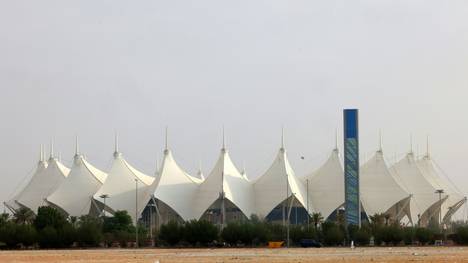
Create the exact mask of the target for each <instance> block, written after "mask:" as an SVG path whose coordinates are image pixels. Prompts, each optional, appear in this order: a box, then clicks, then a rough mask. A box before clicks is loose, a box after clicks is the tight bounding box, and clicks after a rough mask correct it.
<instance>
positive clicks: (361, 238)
mask: <svg viewBox="0 0 468 263" xmlns="http://www.w3.org/2000/svg"><path fill="white" fill-rule="evenodd" d="M370 237H371V234H370V233H369V232H368V231H367V230H365V229H359V230H358V231H356V233H355V235H354V242H355V243H356V245H360V246H367V245H369V241H370Z"/></svg>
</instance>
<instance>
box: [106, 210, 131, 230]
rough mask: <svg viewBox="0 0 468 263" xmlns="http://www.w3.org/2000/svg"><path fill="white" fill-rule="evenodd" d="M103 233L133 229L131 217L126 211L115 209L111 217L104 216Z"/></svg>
mask: <svg viewBox="0 0 468 263" xmlns="http://www.w3.org/2000/svg"><path fill="white" fill-rule="evenodd" d="M102 228H103V232H104V233H113V232H117V231H126V232H130V231H132V230H133V229H134V226H133V222H132V217H130V215H129V214H128V213H127V211H116V212H115V213H114V215H113V216H111V217H104V223H103V226H102Z"/></svg>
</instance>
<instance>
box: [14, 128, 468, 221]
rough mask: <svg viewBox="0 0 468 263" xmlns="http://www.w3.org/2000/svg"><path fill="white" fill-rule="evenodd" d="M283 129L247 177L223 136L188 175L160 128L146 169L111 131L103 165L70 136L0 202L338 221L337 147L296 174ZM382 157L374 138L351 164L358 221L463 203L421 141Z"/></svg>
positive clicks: (150, 217)
mask: <svg viewBox="0 0 468 263" xmlns="http://www.w3.org/2000/svg"><path fill="white" fill-rule="evenodd" d="M223 137H224V136H223ZM283 137H284V136H283V135H282V138H281V143H280V144H279V145H278V146H279V147H278V148H279V149H278V152H277V155H276V157H275V158H274V160H272V164H271V166H270V167H269V169H267V170H266V171H265V172H264V173H263V174H262V175H261V176H259V177H258V178H257V179H255V180H251V179H250V178H249V177H248V176H247V175H246V173H245V171H240V170H239V169H238V168H237V167H236V165H235V164H234V163H233V161H232V160H231V158H230V156H229V151H228V149H227V147H226V145H225V143H224V138H223V144H222V147H221V149H220V152H219V157H218V159H217V161H216V163H215V165H214V167H213V168H212V170H211V172H210V173H209V175H207V176H206V177H205V176H204V175H203V174H202V172H201V171H200V172H199V173H198V174H197V175H190V174H188V173H187V172H186V171H184V169H183V168H181V167H180V166H179V165H178V164H177V162H176V160H175V159H174V157H173V154H172V152H171V150H170V148H169V147H168V145H167V131H166V146H165V149H164V151H163V153H164V155H163V160H162V163H161V166H160V167H158V168H157V170H156V171H155V175H154V176H150V175H146V174H144V173H142V172H140V171H138V170H137V169H136V168H134V167H133V166H131V165H130V164H129V163H128V162H127V161H126V160H125V157H124V155H123V154H122V153H121V152H120V151H119V147H118V140H117V137H116V139H115V149H114V154H113V163H112V166H111V168H110V169H109V170H108V171H101V170H99V169H97V168H96V167H94V166H93V165H92V164H91V163H90V162H89V160H87V159H86V158H85V157H84V155H83V154H82V153H81V152H80V149H79V145H78V140H76V148H75V156H74V161H73V165H72V167H70V168H68V167H66V166H65V165H64V164H62V163H61V162H60V160H59V158H57V157H56V156H55V155H54V150H53V145H51V149H50V156H49V158H48V159H47V160H46V158H45V153H44V150H43V147H42V146H41V149H40V157H39V162H38V164H37V167H36V169H35V171H34V173H33V175H32V177H31V178H30V180H29V182H28V183H27V184H26V186H24V187H22V188H20V189H17V190H16V191H15V194H14V195H13V197H12V198H11V199H10V200H9V201H7V202H5V206H6V207H8V209H10V210H11V212H12V213H15V212H16V211H18V209H20V208H27V209H30V210H31V211H33V212H36V211H37V209H38V207H40V206H52V207H55V208H57V209H58V210H59V211H61V212H63V213H64V214H65V215H67V216H76V217H78V216H81V215H96V216H99V215H106V214H113V213H114V212H115V211H119V210H126V211H127V212H128V213H129V214H130V215H131V217H132V219H133V221H134V223H135V222H140V223H142V224H145V225H146V226H148V227H155V228H157V227H158V226H160V225H162V224H164V223H167V222H168V221H170V220H177V221H181V222H182V221H188V220H192V219H205V220H208V221H210V222H212V223H214V224H217V225H219V226H221V227H222V226H223V225H225V224H227V223H229V222H232V221H239V220H248V219H249V218H250V217H251V216H252V215H255V216H256V217H258V218H259V219H264V220H268V221H277V222H281V221H282V222H283V223H284V222H285V220H287V221H289V222H290V223H291V224H303V223H306V222H309V221H308V220H309V219H310V217H311V216H312V215H313V214H314V213H320V214H321V215H322V216H323V218H325V219H327V220H337V218H338V217H339V216H340V214H342V213H344V210H345V207H344V202H345V189H344V188H345V185H344V175H343V173H344V171H343V165H342V158H341V156H340V152H339V150H338V147H337V145H335V147H334V148H333V149H331V151H330V154H329V157H328V159H327V160H326V161H325V162H324V163H323V164H322V165H321V166H320V167H318V168H316V169H315V170H314V171H313V172H310V173H308V174H306V175H304V176H298V175H297V174H295V172H294V169H293V167H292V166H291V164H290V163H289V161H288V153H287V151H286V148H285V144H284V139H283ZM428 148H429V147H428ZM384 156H385V155H384V151H383V149H382V146H381V144H380V148H379V149H378V150H377V151H376V152H375V153H374V155H373V156H372V157H371V158H370V159H368V160H366V161H365V162H364V163H362V164H361V165H360V175H359V176H360V178H359V180H360V182H359V188H360V205H361V219H362V220H370V216H372V215H374V214H377V213H378V214H384V215H385V216H386V218H387V219H388V220H392V221H393V222H398V223H400V224H402V225H409V226H416V225H417V226H423V227H424V226H429V225H430V224H444V225H445V224H447V223H448V222H450V221H451V219H452V217H453V215H454V214H455V213H456V212H457V211H458V210H460V208H461V207H462V206H463V205H464V204H465V203H466V197H464V196H463V194H462V193H461V192H460V191H459V190H458V189H457V188H456V186H455V185H454V184H453V183H451V181H450V179H449V178H448V177H447V176H446V175H445V174H444V173H443V171H442V170H441V169H440V167H439V166H438V165H437V163H436V162H435V161H434V160H433V159H432V157H431V155H430V152H429V149H428V150H427V152H426V153H425V154H424V156H422V157H417V156H416V155H415V154H414V153H413V150H412V149H410V150H409V151H408V153H407V154H406V155H405V156H404V157H403V158H402V159H401V160H399V161H396V162H395V163H393V164H392V165H389V163H388V162H387V161H386V159H385V157H384Z"/></svg>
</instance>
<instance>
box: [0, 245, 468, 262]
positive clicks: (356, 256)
mask: <svg viewBox="0 0 468 263" xmlns="http://www.w3.org/2000/svg"><path fill="white" fill-rule="evenodd" d="M0 262H2V263H3V262H36V263H38V262H41V263H42V262H70V263H71V262H102V263H104V262H150V263H156V262H158V263H168V262H184V263H192V262H210V263H211V262H242V263H244V262H261V263H263V262H294V263H299V262H468V247H385V248H382V247H380V248H355V249H350V248H290V249H286V248H279V249H268V248H232V249H94V250H30V251H0Z"/></svg>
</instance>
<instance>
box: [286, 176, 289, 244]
mask: <svg viewBox="0 0 468 263" xmlns="http://www.w3.org/2000/svg"><path fill="white" fill-rule="evenodd" d="M288 197H289V177H288V174H286V204H287V203H288ZM287 210H289V206H288V209H287ZM286 212H289V211H286ZM286 221H287V222H286V246H287V247H288V248H289V213H288V215H287V217H286Z"/></svg>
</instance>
